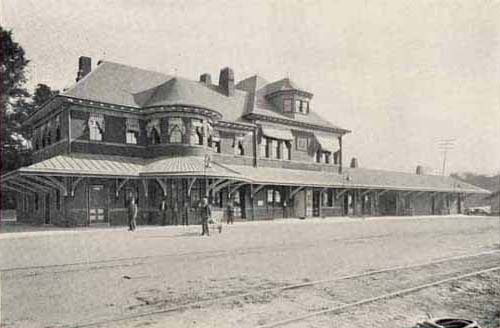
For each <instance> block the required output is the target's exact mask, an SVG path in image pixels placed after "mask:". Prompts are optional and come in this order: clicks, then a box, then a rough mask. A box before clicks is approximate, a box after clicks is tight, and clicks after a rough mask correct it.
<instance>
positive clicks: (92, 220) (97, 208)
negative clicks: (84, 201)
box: [89, 185, 107, 224]
mask: <svg viewBox="0 0 500 328" xmlns="http://www.w3.org/2000/svg"><path fill="white" fill-rule="evenodd" d="M89 188H90V189H89V224H96V223H104V222H107V220H106V195H105V193H104V186H103V185H91V186H90V187H89Z"/></svg>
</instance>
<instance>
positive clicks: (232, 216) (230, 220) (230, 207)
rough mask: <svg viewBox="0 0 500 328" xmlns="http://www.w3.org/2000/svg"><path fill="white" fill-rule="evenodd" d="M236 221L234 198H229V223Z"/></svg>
mask: <svg viewBox="0 0 500 328" xmlns="http://www.w3.org/2000/svg"><path fill="white" fill-rule="evenodd" d="M233 223H234V208H233V200H232V199H229V201H228V202H227V224H233Z"/></svg>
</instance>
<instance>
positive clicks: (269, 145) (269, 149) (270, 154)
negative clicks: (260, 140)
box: [266, 138, 274, 158]
mask: <svg viewBox="0 0 500 328" xmlns="http://www.w3.org/2000/svg"><path fill="white" fill-rule="evenodd" d="M266 140H267V147H266V157H267V158H273V143H274V141H273V139H267V138H266Z"/></svg>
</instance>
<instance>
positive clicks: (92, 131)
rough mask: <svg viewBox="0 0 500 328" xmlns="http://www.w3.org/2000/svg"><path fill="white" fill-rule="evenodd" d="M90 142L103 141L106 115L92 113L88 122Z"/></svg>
mask: <svg viewBox="0 0 500 328" xmlns="http://www.w3.org/2000/svg"><path fill="white" fill-rule="evenodd" d="M88 127H89V138H90V140H95V141H102V136H103V134H104V115H102V114H98V113H92V114H90V116H89V121H88Z"/></svg>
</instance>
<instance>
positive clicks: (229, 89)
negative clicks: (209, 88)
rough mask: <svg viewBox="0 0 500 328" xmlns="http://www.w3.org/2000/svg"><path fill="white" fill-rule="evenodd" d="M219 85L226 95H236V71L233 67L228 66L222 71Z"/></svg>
mask: <svg viewBox="0 0 500 328" xmlns="http://www.w3.org/2000/svg"><path fill="white" fill-rule="evenodd" d="M219 87H220V88H221V89H222V91H223V92H224V93H225V94H226V96H228V97H231V96H233V95H234V88H235V87H234V72H233V70H232V69H231V68H229V67H226V68H223V69H222V70H221V71H220V75H219Z"/></svg>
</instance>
